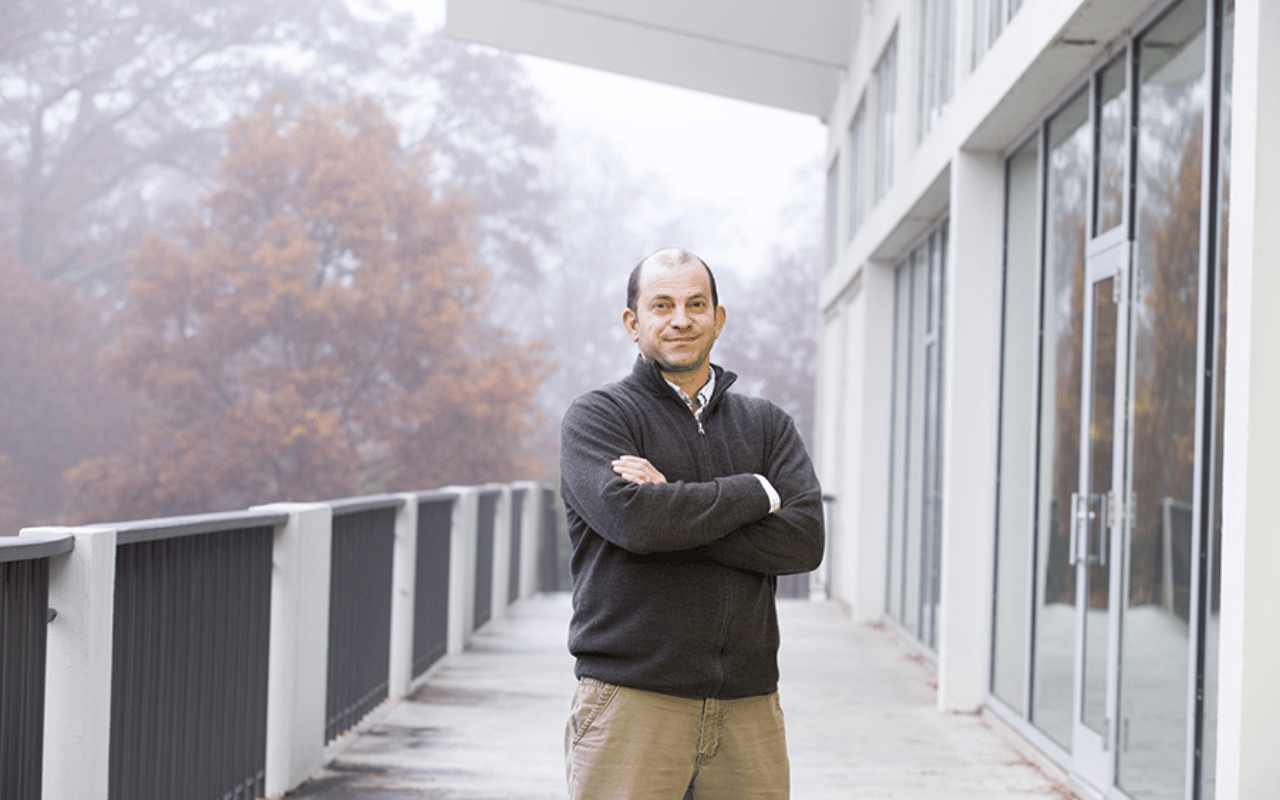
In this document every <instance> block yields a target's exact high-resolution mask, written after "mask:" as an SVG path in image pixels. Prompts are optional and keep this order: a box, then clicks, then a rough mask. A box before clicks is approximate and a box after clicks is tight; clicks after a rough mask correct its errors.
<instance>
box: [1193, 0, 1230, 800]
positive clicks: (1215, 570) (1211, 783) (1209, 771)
mask: <svg viewBox="0 0 1280 800" xmlns="http://www.w3.org/2000/svg"><path fill="white" fill-rule="evenodd" d="M1234 10H1235V4H1234V3H1227V7H1226V9H1225V11H1224V14H1223V20H1222V46H1221V49H1220V50H1219V56H1218V59H1219V63H1220V64H1221V65H1222V86H1221V87H1220V90H1219V93H1218V120H1219V127H1218V225H1217V236H1218V239H1217V244H1218V246H1217V248H1216V253H1217V256H1218V264H1217V267H1218V268H1217V270H1216V271H1215V277H1216V278H1217V291H1216V292H1215V295H1214V300H1215V305H1216V306H1217V317H1216V319H1215V320H1214V323H1215V324H1216V325H1217V336H1216V337H1215V339H1216V343H1215V347H1214V350H1215V355H1214V362H1213V381H1214V398H1215V399H1214V406H1213V408H1214V414H1213V439H1212V440H1211V441H1212V453H1213V482H1212V484H1211V486H1212V492H1213V497H1212V500H1211V501H1210V502H1209V506H1210V508H1212V516H1211V517H1210V527H1209V531H1210V534H1211V535H1210V536H1209V543H1208V545H1209V546H1208V548H1207V550H1206V557H1207V558H1208V565H1207V566H1208V569H1207V570H1206V574H1207V575H1208V585H1206V586H1205V589H1204V599H1203V600H1202V601H1201V602H1203V603H1204V604H1205V609H1204V610H1205V614H1204V620H1205V622H1204V667H1203V669H1204V719H1203V721H1202V725H1203V737H1204V738H1203V740H1202V748H1201V757H1200V758H1201V760H1200V764H1201V782H1200V797H1201V800H1213V797H1214V795H1215V793H1216V788H1217V772H1216V769H1215V767H1216V762H1217V756H1218V622H1219V613H1218V612H1219V608H1220V606H1219V601H1220V599H1221V577H1222V565H1221V561H1220V560H1219V557H1218V556H1219V553H1221V552H1222V407H1223V400H1224V395H1225V387H1226V382H1225V381H1224V378H1225V376H1226V358H1227V213H1228V206H1229V204H1230V202H1229V201H1230V197H1231V190H1230V180H1229V177H1230V174H1231V78H1232V67H1231V62H1232V51H1233V47H1232V45H1233V39H1234V34H1235V13H1234Z"/></svg>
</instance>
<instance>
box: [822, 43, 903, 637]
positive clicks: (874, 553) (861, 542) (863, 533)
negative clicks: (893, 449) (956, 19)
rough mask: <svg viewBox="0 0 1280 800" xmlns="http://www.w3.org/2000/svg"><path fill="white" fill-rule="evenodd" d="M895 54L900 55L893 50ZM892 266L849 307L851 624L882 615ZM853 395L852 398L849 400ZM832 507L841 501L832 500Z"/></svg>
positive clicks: (867, 282)
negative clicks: (854, 308) (855, 310)
mask: <svg viewBox="0 0 1280 800" xmlns="http://www.w3.org/2000/svg"><path fill="white" fill-rule="evenodd" d="M899 52H901V51H899ZM894 275H895V272H894V267H893V265H888V264H879V263H870V264H867V265H865V266H863V268H862V286H861V288H860V290H859V293H858V297H857V298H856V300H855V302H856V303H857V304H858V305H859V306H860V313H859V314H858V315H857V316H856V318H855V319H856V320H858V321H859V323H860V324H859V325H858V326H856V327H854V328H853V329H852V330H850V331H849V332H848V337H849V348H850V350H851V351H852V350H853V349H854V348H857V349H858V350H860V351H861V356H860V357H858V356H855V357H854V359H853V360H854V363H855V366H858V373H857V374H854V373H852V372H851V373H850V374H849V375H848V379H847V380H846V382H845V394H846V396H847V399H846V400H845V402H848V403H850V406H851V409H852V410H854V411H856V413H857V416H855V417H853V418H852V420H851V423H852V424H854V425H858V426H860V428H861V434H860V436H859V439H858V441H859V443H860V444H859V448H858V450H857V451H854V452H850V453H849V454H848V455H847V456H845V457H846V458H847V459H849V464H848V466H847V467H846V469H847V470H848V471H849V473H850V477H851V482H856V486H857V487H858V488H857V492H856V493H855V494H853V495H852V496H850V497H849V498H847V500H846V501H844V502H845V508H844V509H843V513H844V515H845V519H848V520H850V521H851V522H852V524H853V526H854V530H853V532H854V533H855V534H856V536H855V540H854V542H853V543H852V544H853V547H852V548H850V547H846V550H852V552H849V553H848V555H847V557H849V558H852V559H853V569H852V574H853V575H854V576H856V584H855V590H854V593H853V596H852V597H851V601H852V604H853V621H854V622H879V621H880V620H881V619H882V618H883V617H884V614H885V604H884V600H885V581H886V580H887V578H888V571H889V565H888V558H889V553H888V537H889V448H890V446H891V445H890V436H891V433H892V431H891V430H890V425H889V420H891V419H892V418H893V313H894V306H893V304H894V295H893V293H894ZM855 393H856V395H857V396H856V398H855V396H854V395H855ZM836 502H838V503H839V502H842V501H841V500H839V499H837V501H836Z"/></svg>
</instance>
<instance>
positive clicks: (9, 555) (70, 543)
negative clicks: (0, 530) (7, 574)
mask: <svg viewBox="0 0 1280 800" xmlns="http://www.w3.org/2000/svg"><path fill="white" fill-rule="evenodd" d="M75 544H76V540H75V537H74V536H72V535H71V534H69V533H51V532H50V533H44V532H32V533H28V534H26V535H24V536H0V564H2V563H5V562H7V561H34V560H35V559H37V558H48V557H49V556H57V555H62V554H63V553H70V552H71V549H72V548H73V547H75Z"/></svg>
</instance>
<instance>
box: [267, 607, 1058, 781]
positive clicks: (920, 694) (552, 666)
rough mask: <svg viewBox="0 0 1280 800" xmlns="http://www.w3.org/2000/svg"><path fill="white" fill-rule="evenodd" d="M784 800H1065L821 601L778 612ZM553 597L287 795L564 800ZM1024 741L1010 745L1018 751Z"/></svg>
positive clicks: (912, 668)
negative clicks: (787, 781) (786, 756)
mask: <svg viewBox="0 0 1280 800" xmlns="http://www.w3.org/2000/svg"><path fill="white" fill-rule="evenodd" d="M779 613H780V617H781V622H780V624H781V628H782V642H783V644H782V653H781V661H782V663H781V669H782V685H781V687H780V691H781V693H782V704H783V709H784V710H785V712H786V715H787V738H788V749H789V751H790V755H791V773H792V797H793V798H795V800H826V799H827V798H830V799H831V800H844V799H845V798H912V800H930V799H931V798H937V799H938V800H1015V799H1017V800H1024V799H1030V798H1042V799H1043V798H1052V799H1053V800H1065V799H1066V798H1071V797H1073V795H1071V794H1069V793H1067V792H1066V791H1064V790H1063V789H1062V788H1060V787H1059V786H1058V784H1057V783H1056V782H1055V781H1054V780H1053V779H1052V778H1051V777H1050V776H1049V775H1047V774H1046V773H1045V772H1044V771H1043V770H1042V769H1040V768H1039V767H1037V766H1036V764H1035V763H1034V762H1033V761H1032V760H1029V759H1028V758H1027V756H1026V754H1025V752H1024V751H1023V749H1022V747H1015V744H1014V743H1013V741H1012V740H1011V738H1010V737H1009V736H1008V734H1002V733H1000V732H999V731H997V729H996V726H997V725H998V723H992V722H989V721H988V720H987V719H985V718H984V717H983V716H980V715H956V714H942V713H939V712H938V711H937V709H936V707H935V706H934V690H933V672H932V668H931V667H930V666H929V665H928V664H926V663H924V662H923V661H921V660H920V659H919V658H918V657H916V656H914V655H912V654H910V653H909V652H908V651H907V649H906V648H904V647H903V646H902V645H901V644H900V643H898V642H897V641H895V640H894V638H893V637H892V636H891V635H889V634H887V633H885V632H884V631H882V630H879V629H877V628H873V627H868V626H855V625H853V624H851V623H850V622H848V620H847V619H846V618H845V617H843V616H842V615H841V613H840V612H839V610H838V609H837V608H836V607H834V606H833V605H831V604H828V603H810V602H808V601H800V600H788V601H782V602H780V603H779ZM568 620H569V599H568V596H567V595H542V596H539V597H535V598H533V599H531V600H528V601H526V602H524V603H521V604H519V605H517V606H515V607H514V608H512V609H510V610H509V612H508V616H507V617H506V618H504V619H502V620H499V621H497V622H495V623H492V624H490V625H489V626H488V627H486V628H485V629H484V630H482V631H481V632H480V633H479V634H477V635H476V637H475V638H474V640H473V642H472V647H471V649H470V650H468V651H467V652H466V653H464V654H462V655H461V656H458V657H456V658H453V659H451V660H449V661H448V662H447V663H446V664H444V665H443V666H442V667H441V668H440V669H439V670H438V671H436V672H435V673H434V674H433V675H432V676H431V677H430V679H429V680H428V681H427V682H426V684H425V685H423V686H422V687H421V688H420V689H419V690H418V691H417V692H415V693H414V695H413V696H412V697H411V698H409V699H407V700H405V701H404V702H401V703H396V704H392V705H389V706H386V707H384V708H382V709H379V710H378V711H376V712H375V713H374V715H373V718H372V720H371V721H370V722H367V723H366V725H365V726H364V730H363V732H362V733H357V734H353V735H351V736H350V737H346V738H347V739H348V740H347V741H343V740H340V741H339V742H337V743H335V746H334V747H333V748H332V750H333V752H334V753H335V758H334V760H333V761H332V763H331V764H330V765H329V767H328V768H326V769H325V770H324V771H323V772H322V773H321V774H320V775H319V776H317V777H316V778H315V779H313V780H311V781H310V782H308V783H306V784H304V785H303V786H301V787H300V788H299V789H298V790H297V791H295V792H293V793H291V794H290V795H289V797H290V798H320V799H322V800H410V798H413V799H414V800H425V799H428V798H440V799H441V800H564V797H565V788H564V785H565V783H564V768H563V755H562V735H563V730H564V720H565V714H566V713H567V711H568V707H569V698H570V695H571V694H572V692H573V687H574V679H573V660H572V659H571V658H570V657H569V655H568V653H567V652H566V650H565V644H564V641H565V632H566V630H567V627H568ZM1023 747H1024V746H1023Z"/></svg>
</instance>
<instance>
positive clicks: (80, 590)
mask: <svg viewBox="0 0 1280 800" xmlns="http://www.w3.org/2000/svg"><path fill="white" fill-rule="evenodd" d="M517 498H518V499H517ZM553 500H554V495H553V494H552V493H551V490H550V489H548V488H547V487H543V486H540V485H538V484H529V483H526V484H522V485H516V486H506V485H497V484H490V485H486V486H483V487H451V488H449V489H445V490H439V491H432V492H417V493H406V494H398V495H381V496H376V497H362V498H351V499H344V500H335V501H331V502H327V503H284V504H278V505H274V506H261V507H257V508H254V509H249V510H247V511H240V512H232V513H225V514H205V515H200V516H195V517H181V518H171V519H158V520H146V521H141V522H129V523H117V524H110V525H94V526H86V527H79V528H45V529H28V530H24V531H23V532H22V535H20V536H18V537H6V538H0V577H2V578H3V583H0V648H3V649H0V798H3V800H10V798H13V799H14V800H41V798H42V797H48V798H64V797H65V798H73V797H74V798H76V800H81V798H84V800H151V798H155V799H156V800H161V799H162V798H163V799H164V800H168V799H169V798H175V797H181V798H184V800H187V799H188V798H191V799H192V800H200V798H210V799H211V800H213V799H214V798H217V799H218V800H222V799H223V798H245V800H249V799H250V798H255V797H262V796H280V795H282V794H284V793H285V792H287V791H289V790H291V789H293V788H294V787H296V786H297V785H299V784H300V783H302V782H303V781H304V780H306V779H307V778H308V777H310V776H311V775H313V774H314V773H315V772H316V771H317V770H318V769H319V768H320V767H321V766H322V765H323V760H324V757H325V752H326V750H325V748H326V745H327V744H328V743H330V742H332V741H334V740H335V739H336V738H337V737H340V736H341V735H342V734H343V733H344V732H346V731H348V730H350V729H351V728H352V727H354V726H356V725H358V724H360V721H361V720H362V719H366V718H367V717H368V715H369V713H370V712H371V711H372V710H373V709H374V708H375V707H376V706H378V705H379V704H380V703H383V702H385V701H386V700H387V699H388V698H400V697H404V696H405V695H407V694H408V692H409V690H410V688H411V683H412V682H413V681H414V680H421V679H422V677H423V676H424V675H425V674H426V673H428V672H429V671H430V669H431V667H432V666H433V665H435V664H437V663H439V662H440V660H441V659H442V658H444V657H445V656H446V655H448V654H450V653H455V652H458V651H460V650H461V649H463V648H465V647H466V646H467V644H468V641H469V639H470V638H471V637H472V635H473V634H474V632H475V631H476V630H477V629H478V628H479V627H480V626H481V625H483V624H484V623H485V622H486V621H487V620H490V619H492V618H496V617H501V616H502V615H503V614H505V609H506V606H507V605H509V604H510V603H511V602H513V601H515V600H517V599H519V598H522V597H527V596H528V595H529V594H531V593H532V592H534V591H537V590H538V589H540V588H542V587H540V586H539V585H538V577H539V570H538V566H537V563H536V561H535V560H534V559H536V557H537V554H538V553H539V552H540V551H541V550H545V546H542V545H541V543H540V542H538V541H536V540H535V538H534V537H537V536H540V535H541V534H542V532H543V531H547V530H550V531H556V530H557V525H556V524H555V520H554V514H555V511H556V510H555V508H554V503H553V502H552V501H553ZM548 504H550V506H551V507H550V508H548V507H547V506H548ZM548 514H550V515H551V516H550V517H548ZM548 520H550V527H548ZM553 535H554V534H553ZM550 588H551V589H552V590H554V589H556V588H557V587H555V586H552V587H550ZM50 605H52V606H54V607H55V608H57V609H58V611H59V613H58V615H57V617H56V618H54V617H52V616H51V612H50V611H49V606H50ZM51 619H52V622H49V620H51ZM46 636H47V643H48V644H47V648H48V649H47V653H46V649H45V648H46ZM321 697H323V698H325V703H324V704H320V703H319V702H317V701H318V699H319V698H321ZM42 715H43V716H42Z"/></svg>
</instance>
